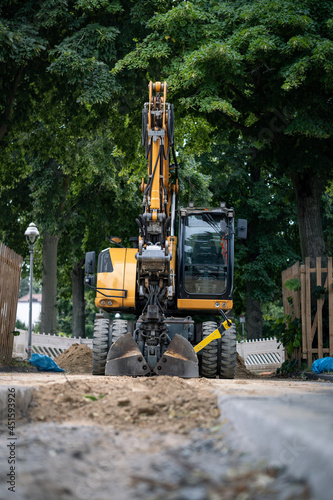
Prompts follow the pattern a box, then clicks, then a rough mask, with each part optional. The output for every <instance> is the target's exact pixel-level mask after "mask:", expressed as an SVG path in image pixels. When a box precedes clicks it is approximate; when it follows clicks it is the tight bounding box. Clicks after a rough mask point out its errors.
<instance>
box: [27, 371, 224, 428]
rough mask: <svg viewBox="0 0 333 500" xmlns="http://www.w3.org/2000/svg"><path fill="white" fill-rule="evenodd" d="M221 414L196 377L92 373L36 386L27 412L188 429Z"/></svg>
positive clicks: (65, 418)
mask: <svg viewBox="0 0 333 500" xmlns="http://www.w3.org/2000/svg"><path fill="white" fill-rule="evenodd" d="M219 414H220V413H219V410H218V407H217V396H216V394H213V393H212V392H211V390H207V387H206V385H205V384H204V385H203V387H201V385H200V384H198V380H197V379H196V380H192V381H191V380H189V381H187V380H184V379H179V378H177V377H167V376H163V377H147V378H132V377H91V378H89V379H88V378H87V380H82V381H81V380H75V381H70V380H68V381H67V382H66V383H60V384H52V385H48V386H42V387H40V388H39V389H38V390H35V391H34V405H32V406H31V407H30V414H29V417H30V419H31V420H33V421H35V420H37V421H59V422H69V421H82V420H84V421H88V422H90V423H91V422H93V423H96V424H98V425H112V426H113V427H115V428H117V429H127V428H129V427H131V426H133V424H134V425H136V426H138V427H144V428H149V429H154V430H155V431H161V432H162V431H172V432H181V433H186V432H188V430H189V429H191V428H196V427H201V428H210V427H211V426H214V425H216V419H217V418H218V417H219Z"/></svg>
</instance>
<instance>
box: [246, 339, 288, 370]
mask: <svg viewBox="0 0 333 500" xmlns="http://www.w3.org/2000/svg"><path fill="white" fill-rule="evenodd" d="M237 352H238V354H239V355H240V356H242V358H243V359H244V362H245V366H246V368H247V369H248V370H251V371H256V370H266V369H270V370H271V369H276V368H279V367H280V366H281V365H282V363H283V362H284V360H285V352H284V347H283V346H282V345H281V344H280V343H279V342H278V341H277V340H276V339H275V338H272V339H264V340H246V341H241V342H237Z"/></svg>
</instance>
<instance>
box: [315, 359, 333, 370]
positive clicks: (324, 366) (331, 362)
mask: <svg viewBox="0 0 333 500" xmlns="http://www.w3.org/2000/svg"><path fill="white" fill-rule="evenodd" d="M312 371H314V372H315V373H324V372H333V358H328V357H327V358H321V359H316V361H314V362H313V363H312Z"/></svg>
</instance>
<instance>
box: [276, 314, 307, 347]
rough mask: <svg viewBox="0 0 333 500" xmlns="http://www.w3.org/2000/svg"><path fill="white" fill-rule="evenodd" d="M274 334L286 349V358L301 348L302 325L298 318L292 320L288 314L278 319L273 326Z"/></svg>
mask: <svg viewBox="0 0 333 500" xmlns="http://www.w3.org/2000/svg"><path fill="white" fill-rule="evenodd" d="M274 333H275V336H276V338H277V340H278V341H280V342H281V344H282V345H283V346H284V347H285V348H286V351H287V354H288V356H291V355H292V354H293V352H294V350H295V349H298V348H299V347H301V346H302V325H301V320H300V319H299V318H294V319H292V317H291V316H290V315H289V314H286V315H284V316H283V317H282V318H278V319H277V320H276V322H275V325H274Z"/></svg>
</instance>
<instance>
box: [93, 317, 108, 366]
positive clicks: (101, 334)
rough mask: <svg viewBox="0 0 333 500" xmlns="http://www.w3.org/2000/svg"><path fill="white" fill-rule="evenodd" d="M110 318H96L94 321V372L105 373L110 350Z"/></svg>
mask: <svg viewBox="0 0 333 500" xmlns="http://www.w3.org/2000/svg"><path fill="white" fill-rule="evenodd" d="M110 323H111V322H110V320H109V319H107V318H96V319H95V323H94V337H93V357H92V374H93V375H104V373H105V364H106V357H107V355H108V350H109V336H110V335H109V332H110Z"/></svg>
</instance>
